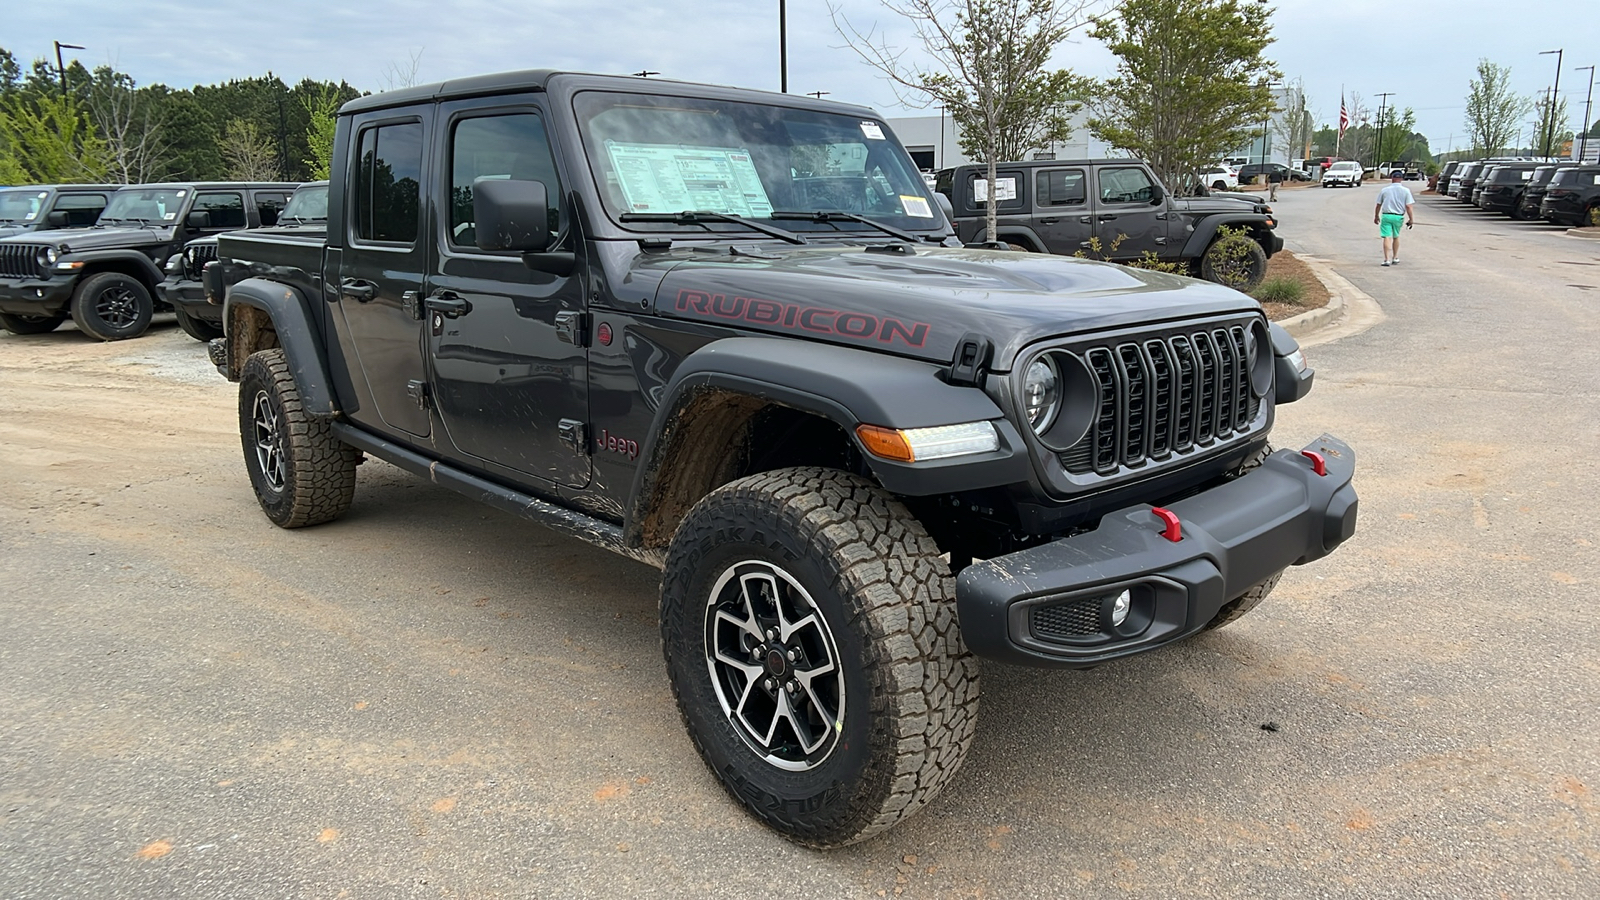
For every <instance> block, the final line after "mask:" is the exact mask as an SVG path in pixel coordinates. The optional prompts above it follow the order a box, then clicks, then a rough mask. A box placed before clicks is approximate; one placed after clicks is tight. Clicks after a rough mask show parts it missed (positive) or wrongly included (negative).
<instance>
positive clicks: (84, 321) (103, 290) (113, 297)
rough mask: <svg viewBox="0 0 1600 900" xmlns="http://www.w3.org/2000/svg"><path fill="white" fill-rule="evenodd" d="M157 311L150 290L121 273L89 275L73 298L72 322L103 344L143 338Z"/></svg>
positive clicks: (135, 279) (131, 277)
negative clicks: (151, 318) (141, 336)
mask: <svg viewBox="0 0 1600 900" xmlns="http://www.w3.org/2000/svg"><path fill="white" fill-rule="evenodd" d="M155 311H156V307H155V301H153V300H151V299H150V289H149V288H147V287H145V286H144V284H143V283H141V282H140V281H139V279H137V278H134V277H133V276H131V275H124V274H122V273H121V272H101V273H99V274H97V275H90V276H89V277H88V278H85V279H84V280H83V283H81V284H79V285H78V290H77V291H76V292H75V293H74V294H73V295H72V321H74V322H76V323H77V324H78V329H79V330H80V331H82V332H83V333H84V334H87V335H89V336H90V337H94V338H99V339H100V340H102V341H120V340H124V339H126V338H131V337H138V336H139V335H141V334H144V332H145V329H147V328H149V327H150V317H151V316H153V315H155Z"/></svg>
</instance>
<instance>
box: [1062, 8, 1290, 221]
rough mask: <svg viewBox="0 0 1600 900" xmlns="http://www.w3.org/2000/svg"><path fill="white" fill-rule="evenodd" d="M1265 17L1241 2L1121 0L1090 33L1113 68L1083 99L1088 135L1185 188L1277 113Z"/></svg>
mask: <svg viewBox="0 0 1600 900" xmlns="http://www.w3.org/2000/svg"><path fill="white" fill-rule="evenodd" d="M1268 16H1269V13H1268V10H1267V7H1265V6H1262V5H1260V4H1257V3H1254V2H1240V0H1124V2H1123V3H1122V4H1121V5H1119V6H1118V7H1117V8H1116V10H1115V12H1114V13H1113V14H1111V15H1108V16H1103V17H1100V18H1096V19H1095V20H1094V25H1093V27H1092V28H1091V30H1090V35H1091V36H1093V37H1095V38H1098V39H1099V40H1101V41H1103V42H1105V44H1106V47H1107V48H1108V49H1110V50H1111V52H1112V53H1114V54H1116V56H1117V59H1118V63H1117V74H1116V75H1115V76H1114V77H1112V78H1109V79H1107V80H1105V81H1103V82H1102V83H1101V84H1100V85H1099V86H1098V90H1097V91H1095V93H1094V99H1091V100H1090V101H1089V107H1090V109H1091V111H1092V112H1093V113H1094V115H1093V116H1092V117H1091V118H1090V119H1089V131H1090V132H1091V133H1092V134H1094V136H1095V137H1097V138H1099V139H1100V140H1102V141H1105V142H1106V143H1108V144H1111V145H1112V146H1114V147H1120V148H1122V149H1124V150H1127V151H1129V152H1131V153H1132V154H1134V155H1135V156H1138V157H1142V158H1143V159H1144V160H1145V161H1146V162H1148V163H1149V164H1150V167H1151V168H1152V169H1154V170H1155V171H1156V173H1157V174H1158V175H1160V176H1161V178H1162V180H1163V181H1165V182H1166V183H1167V184H1168V186H1170V187H1172V188H1174V189H1177V190H1182V189H1183V188H1184V187H1185V186H1186V183H1187V182H1188V181H1189V180H1190V179H1192V178H1193V177H1194V173H1195V172H1197V171H1198V170H1199V169H1200V167H1201V166H1203V165H1206V164H1207V163H1210V162H1212V161H1214V160H1216V159H1217V158H1218V157H1220V156H1222V155H1223V154H1225V153H1227V152H1228V151H1229V150H1233V149H1235V148H1237V147H1241V146H1243V145H1244V144H1246V143H1247V142H1248V141H1249V140H1250V138H1251V136H1252V135H1259V134H1260V123H1261V121H1262V119H1264V118H1266V117H1267V116H1268V115H1269V114H1271V113H1272V112H1273V111H1274V110H1275V109H1276V105H1275V104H1274V102H1273V99H1272V91H1271V89H1270V88H1269V87H1268V82H1269V81H1271V80H1274V79H1276V78H1279V77H1281V76H1280V75H1279V73H1278V72H1277V70H1276V68H1275V66H1274V64H1273V63H1272V62H1271V61H1270V60H1268V59H1266V57H1265V56H1263V53H1264V52H1265V50H1266V48H1267V45H1268V44H1270V43H1272V40H1273V39H1272V29H1271V27H1270V25H1269V22H1268Z"/></svg>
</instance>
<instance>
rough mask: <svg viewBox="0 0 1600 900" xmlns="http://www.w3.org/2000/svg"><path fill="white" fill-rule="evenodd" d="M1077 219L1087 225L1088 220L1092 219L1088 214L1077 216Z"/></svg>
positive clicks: (1091, 220)
mask: <svg viewBox="0 0 1600 900" xmlns="http://www.w3.org/2000/svg"><path fill="white" fill-rule="evenodd" d="M1078 221H1079V222H1082V223H1083V224H1085V225H1088V224H1089V223H1090V222H1093V221H1094V219H1093V218H1092V217H1090V216H1079V217H1078Z"/></svg>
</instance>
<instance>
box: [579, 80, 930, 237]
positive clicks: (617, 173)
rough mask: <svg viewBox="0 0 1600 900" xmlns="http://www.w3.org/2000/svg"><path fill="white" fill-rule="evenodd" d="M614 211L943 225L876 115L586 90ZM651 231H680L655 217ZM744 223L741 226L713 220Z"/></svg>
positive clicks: (597, 172)
mask: <svg viewBox="0 0 1600 900" xmlns="http://www.w3.org/2000/svg"><path fill="white" fill-rule="evenodd" d="M573 107H574V110H575V111H576V113H577V115H578V122H579V127H580V128H581V130H582V134H583V140H584V146H585V149H586V150H587V154H588V157H589V166H590V168H591V170H592V171H593V173H594V179H595V184H596V185H597V186H598V187H599V189H600V196H601V198H602V199H603V201H604V203H605V206H606V211H607V212H608V213H610V215H611V217H612V218H613V219H617V220H618V221H623V219H622V217H623V216H624V215H627V216H628V219H629V220H630V221H629V227H630V228H634V227H640V225H639V222H638V220H637V219H635V217H639V218H644V217H645V216H649V217H650V218H654V217H656V216H660V215H663V214H665V215H673V214H677V213H681V212H684V211H688V210H694V211H703V212H713V213H719V214H723V215H734V216H742V217H745V218H750V219H757V220H772V219H782V220H783V222H782V226H781V227H783V228H785V229H790V230H793V231H835V230H847V231H859V230H866V229H867V228H869V227H870V226H868V225H866V224H864V223H860V222H850V221H848V220H842V219H839V218H833V219H825V220H820V221H809V220H805V219H800V220H796V219H794V218H793V217H792V214H795V213H807V214H809V213H817V212H848V213H855V214H857V215H860V216H863V217H867V218H870V219H871V220H873V221H874V222H881V223H883V224H886V225H891V226H896V227H899V228H903V229H923V230H926V229H933V228H940V227H942V222H941V221H940V219H939V217H938V213H936V212H934V208H933V203H932V195H931V193H930V192H929V188H928V186H927V184H926V183H925V182H924V181H923V180H922V175H921V173H920V172H919V171H918V170H917V167H916V166H915V165H913V164H912V162H911V158H910V157H909V156H907V155H906V151H905V150H904V148H902V147H901V146H900V144H899V142H898V141H896V140H895V139H894V137H893V135H892V134H891V133H890V132H889V130H888V129H887V128H886V127H885V126H884V125H883V124H882V123H881V122H877V121H874V120H871V119H861V118H857V117H854V116H845V115H837V114H833V113H822V112H812V111H809V110H801V109H792V108H789V107H784V106H769V105H766V104H760V103H738V102H732V101H726V100H702V99H694V98H688V97H660V96H646V95H640V94H617V93H601V92H596V91H586V92H584V93H581V94H579V95H578V96H577V97H576V98H575V99H574V100H573ZM644 227H650V228H661V227H681V226H677V225H675V224H674V223H672V222H653V223H651V224H650V225H647V226H644ZM712 227H713V228H714V230H716V231H718V232H725V231H726V232H737V231H740V230H742V229H741V227H740V225H739V223H737V222H733V223H721V224H717V225H715V226H712Z"/></svg>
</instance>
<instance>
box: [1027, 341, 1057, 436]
mask: <svg viewBox="0 0 1600 900" xmlns="http://www.w3.org/2000/svg"><path fill="white" fill-rule="evenodd" d="M1060 401H1061V376H1060V374H1059V373H1058V372H1057V371H1056V364H1055V360H1053V359H1051V358H1050V357H1049V356H1041V357H1039V358H1038V359H1036V360H1034V361H1033V362H1031V363H1029V364H1028V369H1027V371H1026V372H1025V373H1024V374H1023V376H1022V410H1023V412H1024V413H1025V414H1026V415H1027V416H1028V424H1029V425H1030V426H1032V427H1033V431H1034V433H1035V434H1042V433H1044V431H1045V430H1046V429H1048V428H1049V427H1050V425H1051V423H1053V422H1054V421H1055V417H1056V408H1057V407H1058V406H1059V405H1060Z"/></svg>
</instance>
